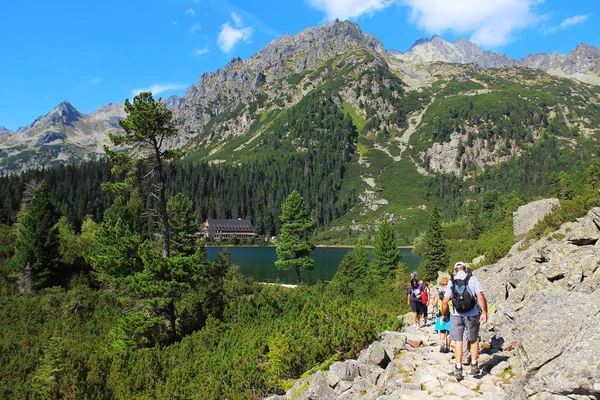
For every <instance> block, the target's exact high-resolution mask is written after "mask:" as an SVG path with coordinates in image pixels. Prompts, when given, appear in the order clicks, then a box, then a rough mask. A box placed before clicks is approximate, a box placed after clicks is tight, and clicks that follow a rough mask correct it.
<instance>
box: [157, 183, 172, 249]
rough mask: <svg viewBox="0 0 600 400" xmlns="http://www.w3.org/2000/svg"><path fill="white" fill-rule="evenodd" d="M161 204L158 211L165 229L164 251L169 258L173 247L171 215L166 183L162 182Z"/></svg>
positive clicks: (163, 229)
mask: <svg viewBox="0 0 600 400" xmlns="http://www.w3.org/2000/svg"><path fill="white" fill-rule="evenodd" d="M159 191H160V193H159V203H160V204H159V205H158V212H159V213H160V219H161V223H162V231H163V245H162V253H163V257H164V258H169V257H170V256H171V249H170V247H169V239H170V237H169V215H168V214H167V196H166V195H165V185H164V184H162V183H161V184H160V189H159Z"/></svg>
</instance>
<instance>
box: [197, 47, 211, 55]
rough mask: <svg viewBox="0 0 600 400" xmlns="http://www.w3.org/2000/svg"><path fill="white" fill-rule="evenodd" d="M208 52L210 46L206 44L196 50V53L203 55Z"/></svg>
mask: <svg viewBox="0 0 600 400" xmlns="http://www.w3.org/2000/svg"><path fill="white" fill-rule="evenodd" d="M206 53H208V46H204V47H202V48H201V49H196V50H194V55H196V56H201V55H204V54H206Z"/></svg>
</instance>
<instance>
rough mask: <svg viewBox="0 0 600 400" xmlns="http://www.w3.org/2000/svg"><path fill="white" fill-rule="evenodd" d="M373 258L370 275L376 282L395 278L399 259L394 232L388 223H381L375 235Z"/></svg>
mask: <svg viewBox="0 0 600 400" xmlns="http://www.w3.org/2000/svg"><path fill="white" fill-rule="evenodd" d="M373 256H375V260H374V262H373V268H372V274H373V277H374V278H375V279H376V280H378V281H383V280H385V279H388V278H392V277H394V276H395V273H396V268H397V267H398V263H399V262H400V260H401V257H400V251H399V250H398V247H397V246H396V232H395V231H394V229H393V228H392V225H391V224H390V223H389V222H388V221H383V222H382V223H381V225H379V229H378V230H377V233H376V234H375V247H374V249H373Z"/></svg>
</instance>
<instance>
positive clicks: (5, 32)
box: [0, 0, 600, 130]
mask: <svg viewBox="0 0 600 400" xmlns="http://www.w3.org/2000/svg"><path fill="white" fill-rule="evenodd" d="M335 18H339V19H340V20H344V19H349V20H352V21H355V22H357V23H358V24H359V25H360V27H361V29H362V30H363V31H364V32H366V33H369V34H372V35H374V36H376V37H377V38H379V39H380V40H381V41H382V42H383V44H384V46H385V47H386V48H387V49H395V50H400V51H406V50H408V48H410V46H411V45H412V44H413V43H414V41H415V40H417V39H419V38H421V37H430V36H431V35H432V34H434V33H437V34H440V35H441V36H442V37H443V38H444V39H446V40H449V41H453V40H455V39H457V38H461V37H464V38H467V39H470V40H472V41H475V42H476V43H477V44H479V45H480V47H482V48H484V49H489V50H492V51H497V52H501V53H505V54H508V55H510V56H512V57H515V58H520V57H523V56H525V55H527V54H529V53H538V52H547V53H552V52H555V51H558V52H559V53H563V54H566V53H568V52H569V51H570V50H572V49H573V48H574V47H575V46H576V44H577V43H579V42H584V43H588V44H591V45H594V46H596V47H600V35H599V33H600V30H599V29H598V28H597V26H598V23H599V22H600V2H598V1H596V0H580V1H558V0H286V1H283V2H282V1H273V0H265V1H251V0H246V1H241V0H147V1H141V0H120V1H115V0H103V1H95V2H94V1H81V0H80V1H67V0H57V1H48V0H19V1H10V0H7V1H5V2H3V4H2V6H1V7H0V57H1V60H2V61H1V63H0V126H4V127H6V128H8V129H10V130H16V129H17V128H18V127H19V126H24V125H28V124H30V123H31V122H32V121H33V120H34V119H35V118H37V117H38V116H40V115H44V114H46V113H48V112H49V111H51V110H52V108H54V107H55V106H56V105H57V104H58V103H60V102H61V101H63V100H68V101H69V102H70V103H72V104H73V105H74V106H75V107H76V108H77V109H78V110H80V111H81V112H83V113H90V112H92V111H93V110H95V109H97V108H98V107H100V106H101V105H103V104H108V103H117V102H122V101H124V100H125V99H126V98H131V97H132V96H133V95H134V94H135V93H136V92H138V91H141V90H147V89H151V90H152V91H153V92H154V93H155V97H161V96H162V97H169V96H171V95H173V94H179V95H183V94H185V90H186V88H187V87H189V86H190V85H192V84H194V83H196V81H197V79H198V77H199V76H200V74H201V73H202V72H211V71H215V70H216V69H218V68H222V67H223V66H224V65H225V64H227V62H228V61H229V60H230V59H231V58H233V57H241V58H242V59H245V58H248V57H249V56H251V55H252V54H254V53H255V52H256V51H258V50H259V49H260V48H262V47H264V46H265V45H267V44H268V43H269V42H270V41H271V40H273V39H275V38H277V37H279V36H282V35H283V34H285V33H290V34H292V35H295V34H297V33H298V32H300V31H301V30H303V29H305V28H307V27H311V26H316V25H320V24H323V23H325V22H327V21H330V20H333V19H335Z"/></svg>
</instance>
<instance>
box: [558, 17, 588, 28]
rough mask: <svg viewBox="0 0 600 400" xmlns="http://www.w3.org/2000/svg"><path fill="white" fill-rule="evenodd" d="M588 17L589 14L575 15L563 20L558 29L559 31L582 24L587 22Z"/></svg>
mask: <svg viewBox="0 0 600 400" xmlns="http://www.w3.org/2000/svg"><path fill="white" fill-rule="evenodd" d="M589 17H590V14H583V15H575V16H574V17H570V18H567V19H565V20H564V21H563V22H561V23H560V25H559V27H560V28H561V29H566V28H568V27H570V26H573V25H578V24H583V23H584V22H585V21H587V19H588V18H589Z"/></svg>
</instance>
